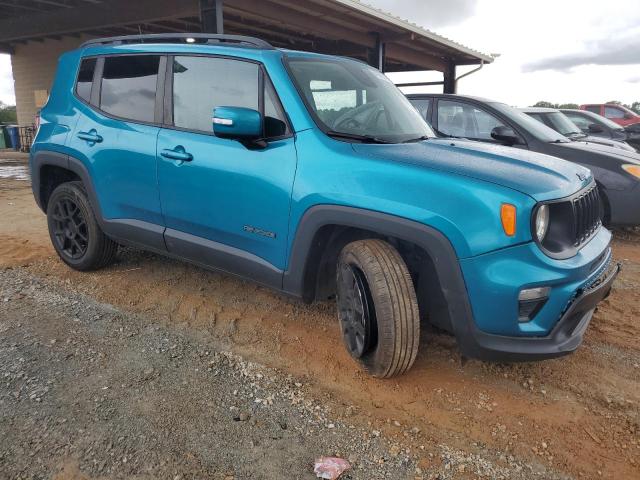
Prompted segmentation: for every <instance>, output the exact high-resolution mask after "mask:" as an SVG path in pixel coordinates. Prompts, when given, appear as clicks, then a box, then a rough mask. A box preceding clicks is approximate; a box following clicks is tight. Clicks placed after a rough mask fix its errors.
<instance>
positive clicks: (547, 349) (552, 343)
mask: <svg viewBox="0 0 640 480" xmlns="http://www.w3.org/2000/svg"><path fill="white" fill-rule="evenodd" d="M620 268H621V267H620V264H619V263H613V264H610V265H609V268H606V269H605V270H604V272H603V273H602V274H601V275H600V276H599V277H597V278H596V279H595V280H593V281H592V282H590V283H589V285H588V286H586V287H585V288H584V289H581V290H580V291H578V292H577V295H576V297H575V298H574V299H573V301H572V302H571V303H570V305H569V307H568V309H567V310H566V311H565V312H564V314H563V315H562V317H561V318H560V320H559V321H558V323H557V324H556V326H555V327H554V328H553V330H552V331H551V333H549V335H546V336H544V337H507V336H501V335H493V334H490V333H485V332H482V331H480V330H478V329H477V328H476V329H475V331H473V332H472V334H471V335H466V336H465V337H464V338H458V343H459V345H460V350H461V351H462V353H463V355H465V356H469V357H473V358H478V359H481V360H489V361H512V362H513V361H531V360H542V359H548V358H555V357H560V356H562V355H567V354H569V353H571V352H573V351H574V350H575V349H576V348H578V346H579V345H580V344H581V343H582V338H583V335H584V333H585V331H586V330H587V327H588V326H589V322H590V321H591V317H592V316H593V313H594V311H595V309H596V306H597V305H598V303H600V302H601V301H602V300H604V299H605V298H607V297H608V296H609V293H610V292H611V287H612V285H613V282H614V280H615V279H616V277H617V276H618V273H619V272H620Z"/></svg>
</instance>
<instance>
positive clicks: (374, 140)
mask: <svg viewBox="0 0 640 480" xmlns="http://www.w3.org/2000/svg"><path fill="white" fill-rule="evenodd" d="M326 134H327V135H329V136H330V137H334V138H345V139H348V140H358V141H360V142H362V143H393V142H388V141H386V140H383V139H381V138H378V137H373V136H371V135H359V134H357V133H346V132H336V131H335V130H329V131H328V132H326Z"/></svg>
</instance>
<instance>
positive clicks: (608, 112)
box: [604, 106, 624, 118]
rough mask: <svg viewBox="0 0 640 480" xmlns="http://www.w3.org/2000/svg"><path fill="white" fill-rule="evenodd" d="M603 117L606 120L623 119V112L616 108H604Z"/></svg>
mask: <svg viewBox="0 0 640 480" xmlns="http://www.w3.org/2000/svg"><path fill="white" fill-rule="evenodd" d="M604 116H605V117H607V118H624V111H622V109H620V108H618V107H609V106H605V107H604Z"/></svg>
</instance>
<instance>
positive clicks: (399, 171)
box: [30, 35, 619, 377]
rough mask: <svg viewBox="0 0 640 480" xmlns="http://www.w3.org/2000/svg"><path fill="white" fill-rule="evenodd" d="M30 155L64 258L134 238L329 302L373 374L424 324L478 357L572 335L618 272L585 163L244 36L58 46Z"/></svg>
mask: <svg viewBox="0 0 640 480" xmlns="http://www.w3.org/2000/svg"><path fill="white" fill-rule="evenodd" d="M41 116H42V118H41V122H40V129H39V131H38V134H37V137H36V141H35V144H34V145H33V149H32V154H31V162H30V164H31V173H32V179H33V193H34V195H35V198H36V201H37V202H38V205H40V207H41V208H42V209H43V210H44V211H45V212H46V214H47V219H48V225H49V232H50V235H51V241H52V243H53V245H54V247H55V249H56V251H57V253H58V255H59V256H60V258H61V259H62V260H63V261H64V262H65V263H67V264H68V265H70V266H71V267H72V268H75V269H78V270H90V269H95V268H99V267H102V266H105V265H108V264H109V263H110V262H111V261H112V260H113V259H114V256H115V254H116V251H117V249H118V245H119V244H127V245H133V246H137V247H140V248H144V249H148V250H151V251H154V252H158V253H161V254H165V255H170V256H172V257H176V258H180V259H184V260H187V261H190V262H193V263H196V264H197V265H201V266H203V267H207V268H215V269H218V270H222V271H225V272H229V273H233V274H236V275H240V276H242V277H244V278H249V279H251V280H254V281H257V282H260V283H262V284H264V285H267V286H269V287H272V288H274V289H276V290H278V291H283V292H285V293H287V294H290V295H293V296H295V297H299V298H302V299H303V300H305V301H308V302H310V301H313V300H326V299H329V298H336V302H337V306H338V318H339V322H340V327H341V333H342V336H343V339H344V343H345V345H346V347H347V349H348V351H349V353H350V354H351V355H352V356H353V357H354V358H355V359H357V361H358V362H360V364H361V365H362V366H363V367H364V368H365V369H366V370H367V371H368V372H370V373H371V374H372V375H375V376H379V377H390V376H393V375H398V374H401V373H403V372H405V371H406V370H407V369H408V368H409V367H410V366H411V365H412V363H413V361H414V360H415V358H416V354H417V351H418V343H419V340H420V327H421V319H422V320H424V321H426V319H428V321H430V322H431V323H432V324H435V325H437V326H439V327H441V328H443V329H445V330H447V331H449V332H451V333H453V334H454V335H455V336H456V339H457V341H458V344H459V346H460V349H461V351H462V353H463V355H465V356H470V357H478V358H485V359H500V360H505V359H507V360H509V359H510V360H531V359H541V358H549V357H554V356H559V355H563V354H566V353H569V352H571V351H573V350H574V349H576V348H577V347H578V345H579V344H580V342H581V340H582V336H583V334H584V332H585V330H586V328H587V326H588V324H589V321H590V319H591V316H592V314H593V311H594V309H595V307H596V304H597V303H598V302H599V301H600V300H602V299H603V298H604V297H605V296H606V295H607V294H608V293H609V291H610V289H611V285H612V282H613V281H614V278H615V277H616V274H617V272H618V269H619V267H618V266H617V265H616V264H615V263H614V262H613V261H612V255H611V248H610V246H609V243H610V240H611V234H610V232H609V231H608V230H607V229H605V228H604V227H602V225H601V222H600V217H599V208H598V202H599V200H598V189H597V188H596V185H595V182H594V180H593V176H592V175H591V173H590V172H589V171H588V170H587V169H585V168H582V167H580V166H578V165H574V164H571V163H568V162H564V161H562V160H557V159H553V158H551V157H547V156H544V155H538V154H535V153H531V152H526V151H517V150H515V149H508V148H502V147H492V148H487V147H485V146H482V145H480V144H477V143H473V142H468V141H453V142H452V141H451V140H438V139H437V138H436V137H435V135H434V133H433V131H432V130H431V128H430V127H429V126H428V125H427V124H426V123H425V122H424V121H423V120H422V119H421V118H420V116H419V115H418V114H417V113H416V111H415V110H414V109H413V108H412V106H411V104H410V103H409V102H408V101H407V99H406V98H405V97H404V96H403V95H402V93H401V92H400V91H399V90H398V89H397V88H396V87H395V86H394V85H393V83H392V82H390V81H389V79H388V78H387V77H386V76H385V75H384V74H382V73H380V72H379V71H378V70H376V69H374V68H371V67H370V66H368V65H366V64H364V63H361V62H359V61H355V60H351V59H346V58H339V57H333V56H326V55H317V54H313V53H306V52H293V51H288V50H279V49H276V48H273V47H272V46H271V45H269V44H267V43H265V42H264V41H261V40H258V39H254V38H248V37H234V36H215V35H187V36H184V35H182V36H181V35H174V36H170V37H167V36H143V37H138V36H136V37H121V38H114V39H102V40H93V41H91V42H88V43H86V44H84V45H83V46H82V47H81V48H79V49H78V50H75V51H73V52H69V53H66V54H65V55H63V56H62V58H61V59H60V63H59V66H58V71H57V74H56V78H55V82H54V84H53V88H52V91H51V96H50V99H49V101H48V103H47V105H46V106H45V107H44V108H43V109H42V113H41Z"/></svg>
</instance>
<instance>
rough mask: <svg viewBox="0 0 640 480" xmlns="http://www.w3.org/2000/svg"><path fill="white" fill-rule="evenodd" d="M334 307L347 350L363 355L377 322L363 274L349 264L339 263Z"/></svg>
mask: <svg viewBox="0 0 640 480" xmlns="http://www.w3.org/2000/svg"><path fill="white" fill-rule="evenodd" d="M338 281H339V282H340V285H339V286H338V291H339V292H340V295H339V296H338V310H339V312H340V318H341V319H342V334H343V338H344V339H345V344H346V346H347V350H348V351H349V353H350V354H351V356H352V357H354V358H361V357H362V356H363V355H366V354H367V353H368V352H369V351H370V350H371V347H372V346H374V345H375V344H376V341H377V325H376V316H375V309H374V307H373V301H372V299H371V292H370V291H369V286H368V284H367V280H366V278H365V276H364V273H362V271H361V270H360V269H359V268H358V267H356V266H355V265H351V264H344V263H343V264H341V265H340V272H339V274H338Z"/></svg>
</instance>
